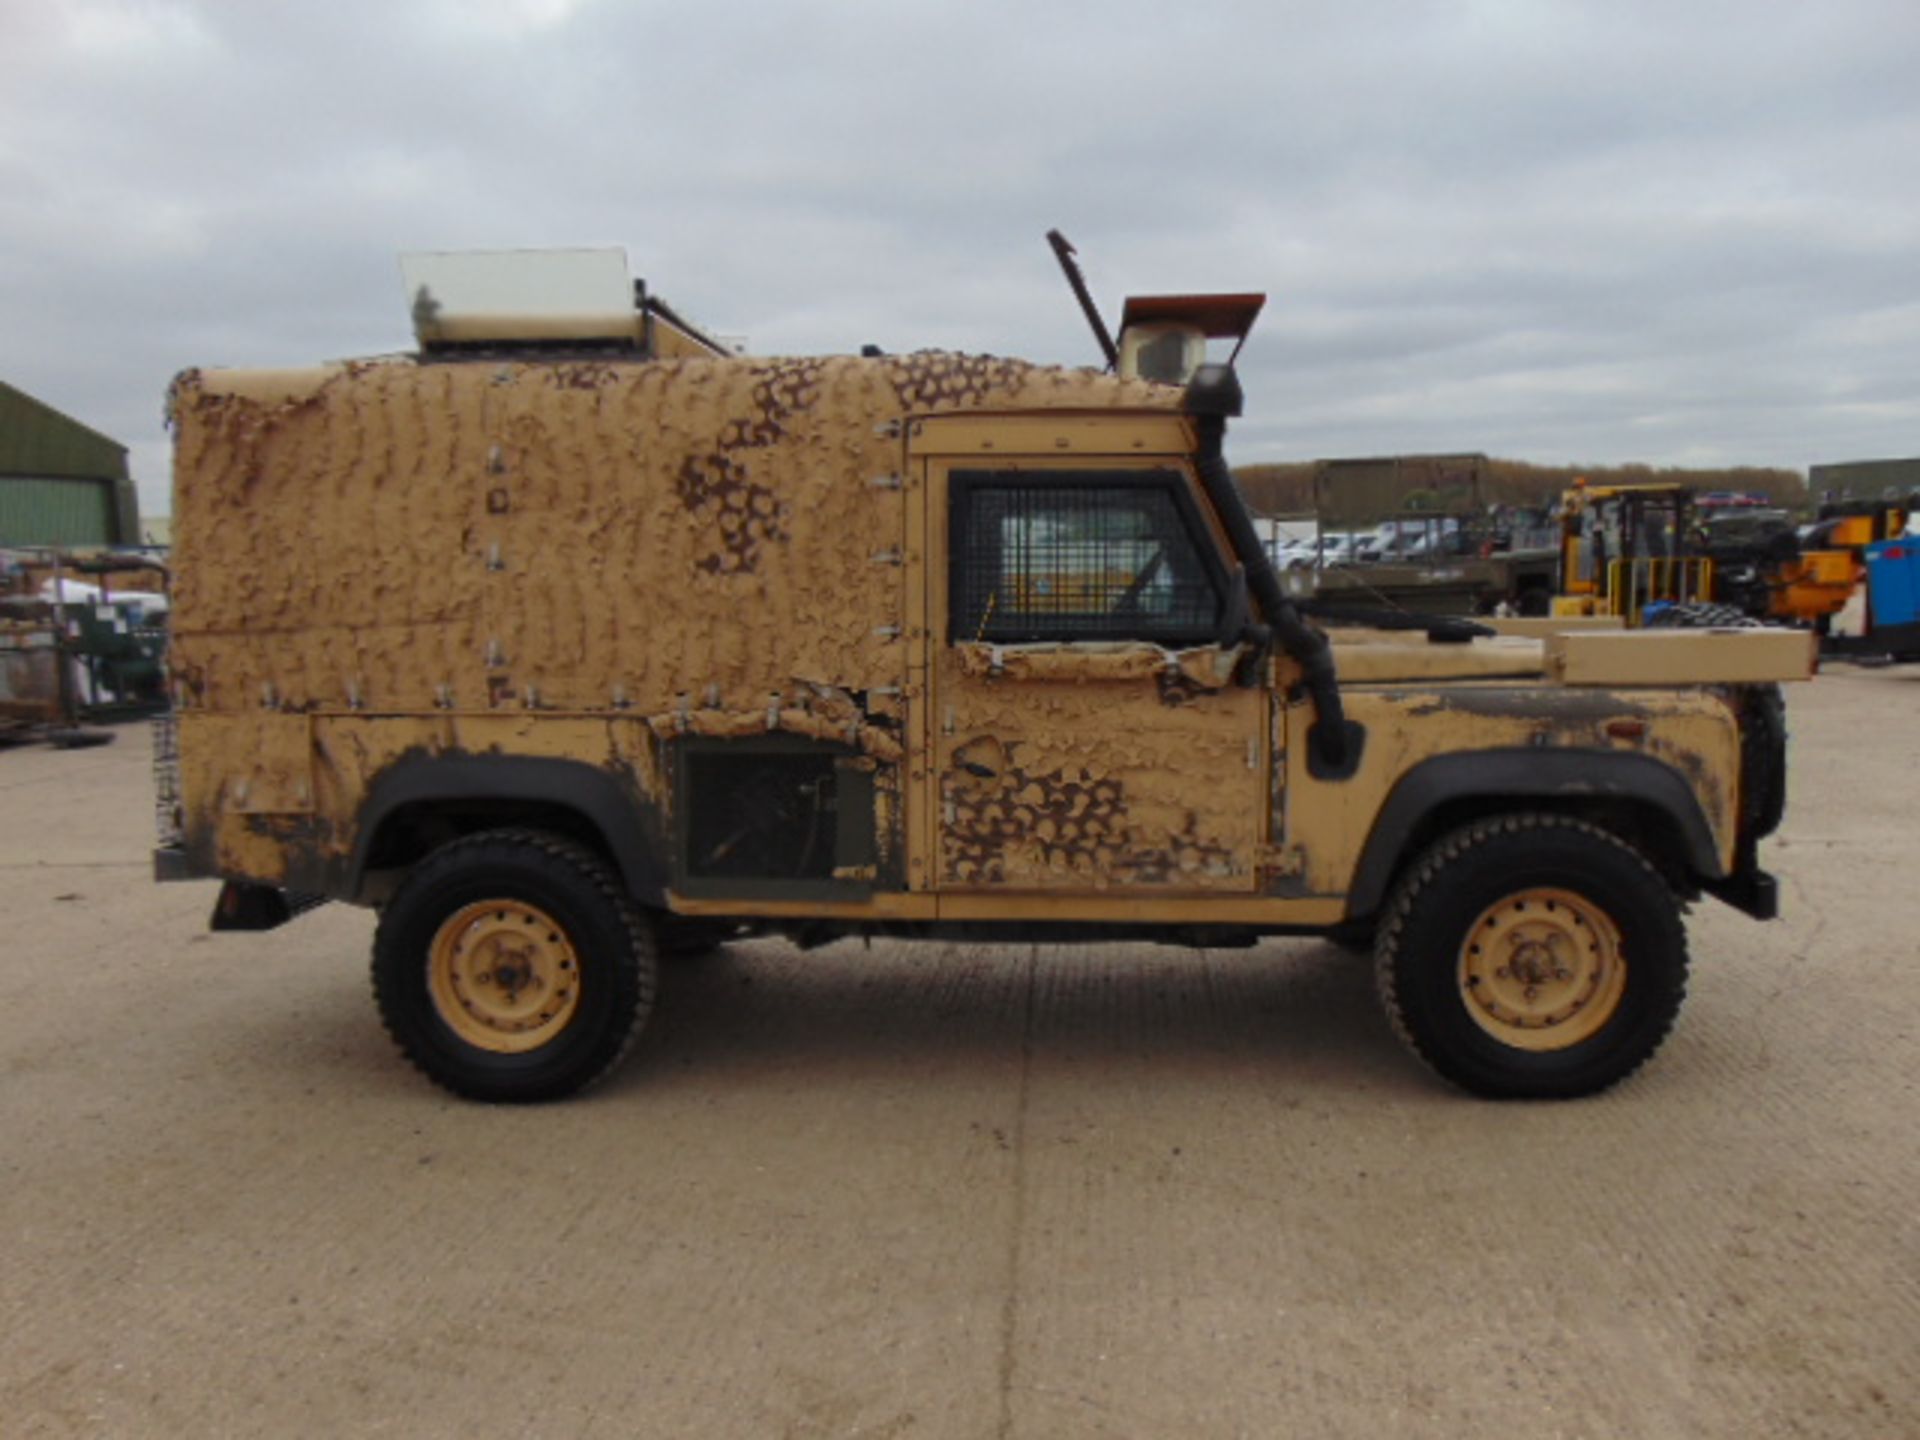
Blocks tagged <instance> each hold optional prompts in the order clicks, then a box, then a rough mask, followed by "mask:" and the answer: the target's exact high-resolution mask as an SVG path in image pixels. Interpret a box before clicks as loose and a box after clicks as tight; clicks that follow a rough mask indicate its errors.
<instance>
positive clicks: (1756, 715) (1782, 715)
mask: <svg viewBox="0 0 1920 1440" xmlns="http://www.w3.org/2000/svg"><path fill="white" fill-rule="evenodd" d="M1739 694H1740V697H1741V702H1740V703H1741V712H1740V730H1741V736H1742V738H1741V745H1740V794H1741V796H1742V797H1743V798H1742V801H1741V808H1742V809H1743V810H1744V811H1745V818H1744V820H1743V822H1742V829H1743V831H1744V832H1745V833H1747V834H1749V835H1751V836H1752V837H1753V838H1754V839H1755V840H1764V839H1766V837H1767V836H1769V835H1771V834H1773V832H1774V831H1776V830H1778V829H1779V828H1780V822H1781V821H1782V820H1784V819H1785V818H1786V814H1787V763H1786V752H1787V700H1786V696H1785V695H1784V694H1783V693H1782V692H1781V689H1780V687H1779V686H1778V685H1747V686H1742V687H1741V689H1740V691H1739Z"/></svg>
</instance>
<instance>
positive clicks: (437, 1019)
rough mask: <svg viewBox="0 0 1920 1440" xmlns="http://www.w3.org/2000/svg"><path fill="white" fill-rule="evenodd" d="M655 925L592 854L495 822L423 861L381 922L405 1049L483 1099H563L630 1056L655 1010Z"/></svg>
mask: <svg viewBox="0 0 1920 1440" xmlns="http://www.w3.org/2000/svg"><path fill="white" fill-rule="evenodd" d="M655 972H656V963H655V947H654V937H653V929H652V925H651V922H650V921H649V920H648V918H647V917H646V915H645V914H644V913H643V912H642V911H641V910H640V909H639V908H638V907H637V906H635V905H634V904H633V902H632V901H631V900H629V899H628V898H627V896H626V894H625V893H624V892H623V891H622V889H621V888H620V885H619V882H618V881H617V880H616V879H615V877H614V876H613V875H612V873H611V872H610V871H609V870H608V868H607V866H606V865H605V864H604V863H603V862H602V861H601V860H600V858H599V857H598V856H596V855H595V854H593V852H592V851H590V850H587V849H585V848H584V847H582V846H580V845H577V844H575V843H573V842H572V841H569V840H565V839H562V838H560V837H559V836H555V835H549V834H544V833H541V832H537V831H527V830H490V831H486V832H483V833H481V834H477V835H469V836H466V837H464V838H462V839H459V840H455V841H452V842H451V843H449V844H447V845H444V846H442V847H441V848H440V849H438V850H436V851H434V852H433V853H432V854H431V855H429V856H428V857H427V858H426V859H425V860H423V861H421V862H420V864H419V865H417V866H415V867H414V870H413V872H412V874H410V875H409V876H408V877H407V879H406V881H405V883H404V884H402V885H401V887H400V889H399V891H398V892H397V893H396V894H395V895H394V897H393V901H392V903H391V904H389V905H388V906H387V908H386V911H385V912H384V913H383V914H382V916H381V918H380V926H379V929H378V930H377V931H376V932H375V935H374V942H373V993H374V1000H375V1002H376V1003H377V1004H378V1006H379V1008H380V1016H381V1019H382V1020H383V1021H385V1023H386V1027H387V1029H388V1031H390V1032H391V1033H392V1035H393V1038H394V1040H395V1041H396V1042H397V1043H398V1044H399V1046H400V1049H401V1051H402V1052H403V1053H404V1054H405V1055H406V1056H407V1058H408V1059H409V1060H411V1061H412V1062H413V1063H414V1064H415V1065H416V1066H418V1067H419V1069H420V1070H421V1071H423V1072H424V1073H425V1074H426V1075H427V1076H428V1078H430V1079H432V1080H433V1081H435V1082H436V1083H438V1084H440V1085H442V1086H444V1087H445V1088H447V1089H448V1090H451V1091H453V1092H454V1093H455V1094H458V1095H465V1096H467V1097H468V1098H470V1099H474V1100H492V1101H534V1100H554V1099H558V1098H559V1097H561V1096H563V1095H570V1094H572V1093H573V1092H574V1091H576V1090H579V1089H582V1088H583V1087H585V1086H587V1085H590V1084H592V1083H593V1082H594V1081H595V1080H598V1079H600V1078H601V1077H602V1076H604V1075H605V1074H607V1073H608V1072H609V1071H610V1070H612V1069H613V1067H614V1066H615V1065H616V1064H617V1063H618V1062H619V1060H620V1059H621V1057H622V1056H623V1055H625V1054H626V1052H627V1050H628V1049H629V1048H630V1047H631V1046H632V1044H633V1042H634V1040H635V1039H636V1038H638V1036H639V1033H640V1030H641V1028H642V1027H643V1026H644V1025H645V1024H646V1020H647V1016H648V1014H649V1013H650V1012H651V1011H652V1008H653V996H654V985H655Z"/></svg>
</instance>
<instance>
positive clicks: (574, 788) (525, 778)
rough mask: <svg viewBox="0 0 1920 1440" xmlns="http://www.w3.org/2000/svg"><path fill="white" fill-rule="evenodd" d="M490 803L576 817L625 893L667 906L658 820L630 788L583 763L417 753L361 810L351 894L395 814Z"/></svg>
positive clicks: (372, 791) (391, 770) (385, 776)
mask: <svg viewBox="0 0 1920 1440" xmlns="http://www.w3.org/2000/svg"><path fill="white" fill-rule="evenodd" d="M488 800H492V801H504V802H508V803H521V804H539V805H544V806H550V807H553V808H556V809H562V810H571V811H573V812H574V813H575V814H577V815H579V816H580V817H581V819H583V820H585V821H586V822H587V823H588V824H590V825H591V826H593V828H594V829H595V830H597V831H598V832H599V834H600V836H601V838H602V839H603V840H604V841H605V842H606V848H607V853H608V854H609V855H610V856H611V857H612V859H613V862H614V864H615V865H616V866H617V867H618V868H619V871H620V877H621V879H622V880H623V881H625V883H626V887H627V890H628V892H629V893H630V894H631V895H632V896H633V897H634V898H635V899H637V900H640V901H642V902H644V903H646V904H649V905H661V904H664V903H665V900H666V894H667V887H668V871H667V866H666V865H665V863H664V862H663V860H662V859H661V850H660V846H659V844H658V841H657V837H658V835H659V834H660V828H659V823H658V816H657V814H656V813H655V812H654V808H653V807H652V806H651V805H650V804H648V803H647V802H646V801H645V800H644V799H643V798H642V797H641V796H640V795H639V793H638V792H637V791H636V790H635V789H634V787H633V785H632V782H631V781H630V780H627V779H625V778H624V777H622V776H620V775H616V774H614V773H613V772H611V771H608V770H605V769H602V768H601V767H599V766H596V765H590V764H588V763H587V762H586V761H583V760H563V759H559V758H554V757H544V756H528V755H445V754H442V755H418V754H417V755H409V756H403V757H402V758H401V759H399V760H397V761H395V762H394V763H393V764H392V765H390V766H388V767H387V768H386V769H385V770H383V771H382V772H381V773H380V774H379V775H378V776H377V777H376V778H375V779H374V781H373V783H372V784H371V785H370V786H369V787H368V789H367V798H366V801H365V803H364V804H363V805H362V806H361V807H360V815H359V826H358V829H357V831H356V833H355V835H354V841H353V851H352V854H351V856H350V857H349V859H348V863H347V874H346V880H347V885H348V888H349V891H350V893H351V894H352V895H354V896H355V897H358V896H359V895H360V893H361V891H362V887H363V886H364V884H365V880H366V875H367V863H368V861H369V859H370V858H371V856H372V850H373V844H374V840H375V839H376V838H377V837H378V836H379V834H380V832H381V829H382V828H383V827H384V826H385V824H386V822H387V821H388V820H390V819H391V818H393V816H394V815H395V814H397V813H398V812H399V811H401V810H402V809H404V808H406V807H408V806H412V805H432V804H436V803H439V804H459V803H471V802H475V801H488ZM502 823H503V824H507V823H514V822H512V821H511V820H509V819H504V818H503V821H502Z"/></svg>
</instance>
